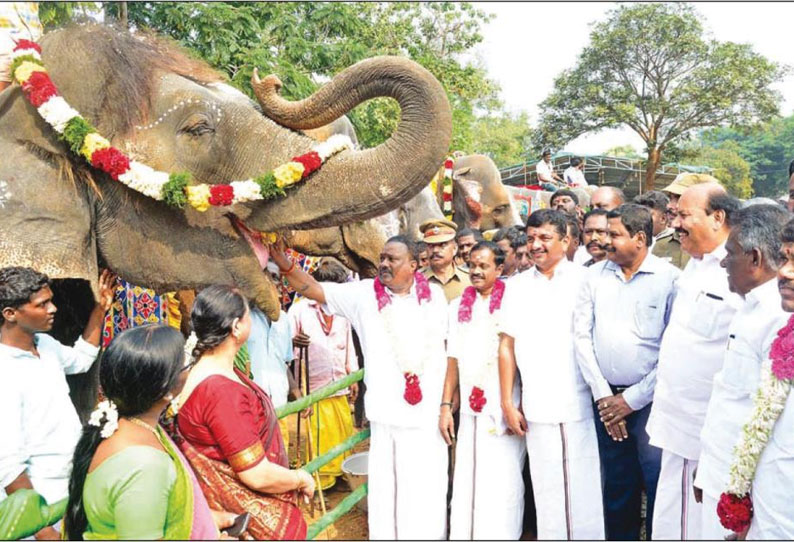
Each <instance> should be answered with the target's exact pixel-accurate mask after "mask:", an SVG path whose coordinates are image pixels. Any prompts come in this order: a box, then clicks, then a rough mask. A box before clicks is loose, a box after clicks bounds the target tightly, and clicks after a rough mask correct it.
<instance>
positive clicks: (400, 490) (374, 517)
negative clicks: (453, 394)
mask: <svg viewBox="0 0 794 542" xmlns="http://www.w3.org/2000/svg"><path fill="white" fill-rule="evenodd" d="M370 427H371V429H372V437H371V439H370V446H369V465H368V469H367V470H368V473H369V475H368V479H369V496H368V508H369V538H370V540H408V539H425V540H443V539H445V538H446V534H447V487H448V479H447V464H448V458H447V444H446V443H445V442H444V439H442V438H441V434H440V433H439V430H438V427H436V426H435V425H433V426H429V427H425V428H419V429H415V428H405V427H395V426H392V425H385V424H380V423H374V422H372V423H371V425H370Z"/></svg>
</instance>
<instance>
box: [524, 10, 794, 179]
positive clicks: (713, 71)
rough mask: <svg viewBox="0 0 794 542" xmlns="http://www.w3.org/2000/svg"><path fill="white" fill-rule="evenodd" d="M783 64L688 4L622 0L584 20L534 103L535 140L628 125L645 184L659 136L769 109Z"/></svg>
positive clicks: (668, 138)
mask: <svg viewBox="0 0 794 542" xmlns="http://www.w3.org/2000/svg"><path fill="white" fill-rule="evenodd" d="M785 72H786V69H785V68H782V67H781V66H779V65H778V64H776V63H775V62H772V61H770V60H768V59H766V58H765V57H763V56H761V55H760V54H758V53H756V52H754V51H753V49H752V47H751V46H749V45H745V44H737V43H732V42H717V41H715V40H711V39H708V38H707V37H706V36H705V35H704V30H703V27H702V25H701V23H700V18H699V15H698V14H697V12H696V11H695V10H694V9H693V8H692V7H691V6H690V5H688V4H656V3H653V4H651V3H648V4H636V5H621V6H620V7H618V8H616V9H614V10H612V11H610V12H609V13H608V15H607V20H606V21H603V22H600V23H597V24H595V25H594V26H593V30H592V32H591V34H590V43H589V45H588V46H587V47H586V48H585V49H584V50H583V51H582V53H581V54H580V55H579V58H578V60H577V63H576V65H575V66H574V67H573V68H571V69H567V70H565V71H563V72H562V74H561V75H560V76H559V77H558V78H557V79H556V80H555V82H554V90H553V91H552V93H551V95H549V96H548V97H547V98H546V100H545V101H544V102H543V103H542V104H541V122H540V129H539V130H538V134H539V139H540V141H541V143H542V144H545V145H549V144H551V145H555V146H560V145H561V144H563V143H565V142H567V141H568V140H571V139H573V138H575V137H577V136H579V135H581V134H583V133H586V132H593V131H598V130H601V129H603V128H614V127H619V126H628V127H629V128H631V129H632V130H634V131H635V132H636V133H637V134H638V135H639V136H640V137H641V138H642V139H643V141H645V144H646V149H645V152H646V153H647V157H648V158H647V164H646V172H645V184H646V189H648V190H651V189H653V185H654V178H655V173H656V169H657V168H658V166H659V164H660V163H661V159H662V154H663V153H664V150H665V149H666V148H667V146H668V145H670V144H671V143H674V142H675V141H676V140H677V139H679V138H681V137H686V136H687V135H688V134H690V133H692V132H693V131H696V130H698V129H702V128H706V127H714V126H720V125H725V124H730V125H748V124H752V123H755V122H759V121H765V120H769V119H770V118H772V117H773V116H774V115H776V114H777V112H778V104H779V103H780V101H781V96H780V94H779V93H778V92H776V91H774V90H772V88H771V85H772V84H773V83H775V82H777V81H780V80H781V79H782V77H783V75H784V74H785Z"/></svg>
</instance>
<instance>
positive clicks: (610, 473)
mask: <svg viewBox="0 0 794 542" xmlns="http://www.w3.org/2000/svg"><path fill="white" fill-rule="evenodd" d="M591 212H599V210H598V209H596V210H595V211H591ZM592 218H597V217H596V215H591V219H592ZM606 219H607V220H608V226H607V228H608V231H607V233H608V235H606V236H605V239H604V246H603V248H604V249H605V250H606V253H607V258H608V261H605V262H600V263H597V264H595V265H593V266H592V267H591V268H590V270H589V272H588V274H587V278H586V280H585V282H584V286H583V287H582V289H581V290H580V291H579V297H578V301H577V307H576V312H575V315H574V331H575V333H576V357H577V361H578V362H579V367H580V368H581V371H582V375H583V376H584V379H585V381H586V382H587V384H588V385H589V386H590V390H591V391H592V393H593V399H594V400H595V403H596V404H595V405H594V409H595V410H596V412H595V414H596V415H597V417H598V418H599V420H596V433H597V435H598V449H599V454H600V456H601V472H602V474H603V476H604V514H605V516H606V531H607V532H606V534H607V538H608V539H609V540H635V539H636V540H639V538H640V528H641V526H642V520H641V515H640V509H641V504H642V490H643V488H644V489H645V493H646V495H647V508H646V509H647V516H646V517H647V523H646V533H647V537H648V539H649V540H650V539H651V537H652V529H651V524H650V518H651V517H653V505H654V498H655V496H656V483H657V480H658V478H659V466H660V462H661V459H662V451H661V450H660V449H659V448H656V447H655V446H651V445H650V444H649V442H648V440H649V439H648V433H647V432H646V431H645V425H646V423H647V421H648V415H649V414H650V412H651V404H652V401H653V388H654V385H655V383H656V363H657V361H658V359H659V343H661V341H662V334H663V333H664V330H665V327H666V326H667V322H668V320H669V318H670V309H671V307H672V304H673V299H674V297H675V281H676V279H677V278H678V274H679V271H678V269H677V268H676V267H674V266H672V265H670V264H669V263H667V262H665V261H664V260H662V259H660V258H657V257H656V256H653V255H652V254H651V253H650V245H651V239H652V237H653V234H652V231H653V226H652V219H651V214H650V212H649V211H648V210H647V209H646V208H645V207H641V206H639V205H636V204H623V205H621V206H620V207H618V208H617V209H614V210H612V211H609V213H608V214H607V216H606Z"/></svg>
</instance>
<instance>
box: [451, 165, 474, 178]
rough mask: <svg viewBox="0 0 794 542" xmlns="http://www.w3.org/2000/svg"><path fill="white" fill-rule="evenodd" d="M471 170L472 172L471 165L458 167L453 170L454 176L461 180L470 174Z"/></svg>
mask: <svg viewBox="0 0 794 542" xmlns="http://www.w3.org/2000/svg"><path fill="white" fill-rule="evenodd" d="M470 172H471V168H470V167H462V168H458V169H456V170H455V171H453V172H452V178H453V179H455V180H461V179H463V178H464V177H465V176H466V175H468V174H469V173H470Z"/></svg>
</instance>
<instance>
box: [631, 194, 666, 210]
mask: <svg viewBox="0 0 794 542" xmlns="http://www.w3.org/2000/svg"><path fill="white" fill-rule="evenodd" d="M634 203H636V204H637V205H642V206H643V207H647V208H648V209H655V210H657V211H659V212H660V213H664V212H666V211H667V204H668V203H670V198H668V197H667V196H666V195H665V194H664V192H660V191H658V190H651V191H650V192H645V193H644V194H641V195H639V196H636V197H635V198H634Z"/></svg>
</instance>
